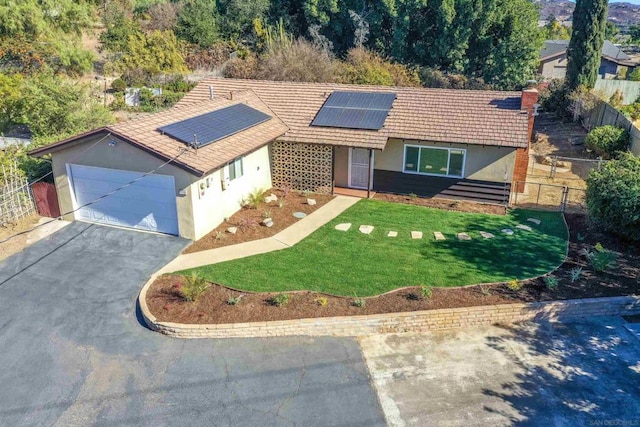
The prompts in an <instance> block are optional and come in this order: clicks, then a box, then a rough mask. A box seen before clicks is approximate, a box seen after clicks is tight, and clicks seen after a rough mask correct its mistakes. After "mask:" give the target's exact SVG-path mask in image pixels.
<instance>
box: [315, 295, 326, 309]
mask: <svg viewBox="0 0 640 427" xmlns="http://www.w3.org/2000/svg"><path fill="white" fill-rule="evenodd" d="M316 304H318V305H319V306H320V307H326V306H327V305H328V304H329V299H328V298H327V297H318V298H316Z"/></svg>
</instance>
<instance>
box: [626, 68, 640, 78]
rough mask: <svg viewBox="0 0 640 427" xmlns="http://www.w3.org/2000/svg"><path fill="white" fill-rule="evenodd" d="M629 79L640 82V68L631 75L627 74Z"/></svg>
mask: <svg viewBox="0 0 640 427" xmlns="http://www.w3.org/2000/svg"><path fill="white" fill-rule="evenodd" d="M627 77H628V79H629V80H631V81H634V82H638V81H640V67H636V68H634V69H633V71H632V72H631V73H629V74H627Z"/></svg>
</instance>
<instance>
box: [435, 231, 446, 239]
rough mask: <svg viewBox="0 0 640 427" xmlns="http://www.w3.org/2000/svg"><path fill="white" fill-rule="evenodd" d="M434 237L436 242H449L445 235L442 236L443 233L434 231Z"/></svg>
mask: <svg viewBox="0 0 640 427" xmlns="http://www.w3.org/2000/svg"><path fill="white" fill-rule="evenodd" d="M433 237H434V238H435V239H436V241H439V240H447V239H445V237H444V234H442V233H441V232H439V231H434V232H433Z"/></svg>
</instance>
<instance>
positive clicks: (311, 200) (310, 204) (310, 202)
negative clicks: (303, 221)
mask: <svg viewBox="0 0 640 427" xmlns="http://www.w3.org/2000/svg"><path fill="white" fill-rule="evenodd" d="M307 204H308V205H309V206H315V205H316V199H307Z"/></svg>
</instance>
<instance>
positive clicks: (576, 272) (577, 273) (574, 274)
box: [569, 267, 582, 283]
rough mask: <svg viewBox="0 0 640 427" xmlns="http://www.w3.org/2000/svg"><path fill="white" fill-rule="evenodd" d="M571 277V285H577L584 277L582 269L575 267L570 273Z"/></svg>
mask: <svg viewBox="0 0 640 427" xmlns="http://www.w3.org/2000/svg"><path fill="white" fill-rule="evenodd" d="M569 274H570V275H571V283H575V282H577V281H578V280H580V278H581V277H582V267H574V268H572V269H571V271H569Z"/></svg>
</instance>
